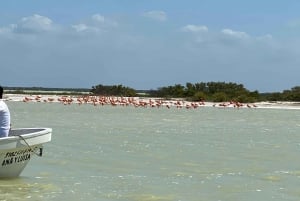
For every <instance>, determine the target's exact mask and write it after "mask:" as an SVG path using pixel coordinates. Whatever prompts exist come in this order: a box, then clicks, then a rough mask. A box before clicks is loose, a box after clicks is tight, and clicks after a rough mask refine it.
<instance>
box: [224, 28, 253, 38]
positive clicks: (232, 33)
mask: <svg viewBox="0 0 300 201" xmlns="http://www.w3.org/2000/svg"><path fill="white" fill-rule="evenodd" d="M221 32H222V33H223V34H224V35H227V36H231V37H235V38H240V39H243V38H248V37H249V35H248V34H247V33H245V32H240V31H233V30H231V29H223V30H222V31H221Z"/></svg>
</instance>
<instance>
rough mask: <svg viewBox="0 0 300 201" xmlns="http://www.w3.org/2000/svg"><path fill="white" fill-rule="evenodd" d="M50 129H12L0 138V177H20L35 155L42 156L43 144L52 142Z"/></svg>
mask: <svg viewBox="0 0 300 201" xmlns="http://www.w3.org/2000/svg"><path fill="white" fill-rule="evenodd" d="M51 135H52V129H50V128H20V129H12V130H11V131H10V134H9V136H8V137H6V138H0V177H1V178H10V177H18V176H19V175H20V174H21V173H22V171H23V170H24V168H25V167H26V165H27V164H28V162H29V161H30V160H31V159H32V158H33V157H34V156H35V155H39V156H41V155H42V150H43V144H44V143H47V142H50V141H51Z"/></svg>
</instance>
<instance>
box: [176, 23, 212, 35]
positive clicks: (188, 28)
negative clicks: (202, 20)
mask: <svg viewBox="0 0 300 201" xmlns="http://www.w3.org/2000/svg"><path fill="white" fill-rule="evenodd" d="M181 30H182V31H184V32H194V33H199V32H207V31H208V28H207V27H206V26H202V25H193V24H189V25H186V26H184V27H182V28H181Z"/></svg>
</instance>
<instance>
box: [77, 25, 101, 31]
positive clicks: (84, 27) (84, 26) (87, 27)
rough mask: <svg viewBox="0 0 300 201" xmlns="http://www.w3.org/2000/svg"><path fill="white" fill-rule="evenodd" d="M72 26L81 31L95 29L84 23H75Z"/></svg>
mask: <svg viewBox="0 0 300 201" xmlns="http://www.w3.org/2000/svg"><path fill="white" fill-rule="evenodd" d="M72 28H73V29H75V30H76V31H77V32H83V31H97V29H96V28H95V27H90V26H88V25H86V24H76V25H72Z"/></svg>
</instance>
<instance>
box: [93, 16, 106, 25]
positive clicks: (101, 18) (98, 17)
mask: <svg viewBox="0 0 300 201" xmlns="http://www.w3.org/2000/svg"><path fill="white" fill-rule="evenodd" d="M92 19H93V20H95V21H97V22H101V23H103V22H104V20H105V18H104V16H102V15H100V14H95V15H93V16H92Z"/></svg>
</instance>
